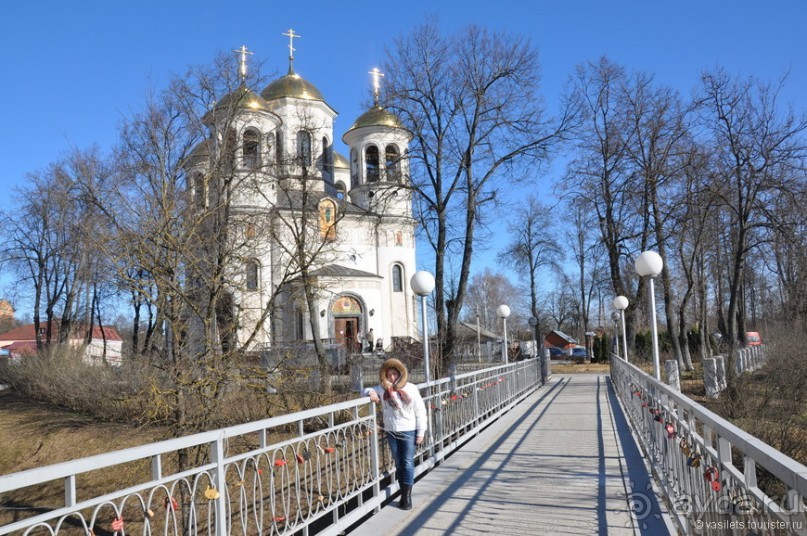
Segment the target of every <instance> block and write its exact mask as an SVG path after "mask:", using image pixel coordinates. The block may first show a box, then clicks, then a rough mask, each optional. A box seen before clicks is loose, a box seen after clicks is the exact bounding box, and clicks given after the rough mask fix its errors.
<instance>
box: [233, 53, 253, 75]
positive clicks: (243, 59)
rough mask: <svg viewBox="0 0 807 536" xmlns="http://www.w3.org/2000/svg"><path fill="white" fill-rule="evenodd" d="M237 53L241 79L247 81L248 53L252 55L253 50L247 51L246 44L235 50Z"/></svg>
mask: <svg viewBox="0 0 807 536" xmlns="http://www.w3.org/2000/svg"><path fill="white" fill-rule="evenodd" d="M233 52H235V53H236V54H239V55H240V57H239V61H238V73H239V74H240V75H241V81H242V82H245V81H246V79H247V54H249V55H250V56H252V52H248V51H247V46H246V45H241V48H238V49H235V50H233Z"/></svg>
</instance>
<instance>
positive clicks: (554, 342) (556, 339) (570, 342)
mask: <svg viewBox="0 0 807 536" xmlns="http://www.w3.org/2000/svg"><path fill="white" fill-rule="evenodd" d="M576 344H577V339H575V338H574V337H570V336H569V335H566V334H565V333H563V332H562V331H558V330H556V329H553V330H552V331H550V332H549V333H547V334H546V336H544V348H552V347H554V348H560V349H561V350H563V351H564V352H565V353H567V354H568V355H571V353H572V348H574V347H575V345H576Z"/></svg>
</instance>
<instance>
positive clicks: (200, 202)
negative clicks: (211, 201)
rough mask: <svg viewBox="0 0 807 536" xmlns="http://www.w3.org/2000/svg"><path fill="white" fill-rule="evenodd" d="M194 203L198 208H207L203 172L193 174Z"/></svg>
mask: <svg viewBox="0 0 807 536" xmlns="http://www.w3.org/2000/svg"><path fill="white" fill-rule="evenodd" d="M192 184H193V204H194V205H195V206H196V208H205V177H204V175H202V174H201V173H194V174H193V182H192Z"/></svg>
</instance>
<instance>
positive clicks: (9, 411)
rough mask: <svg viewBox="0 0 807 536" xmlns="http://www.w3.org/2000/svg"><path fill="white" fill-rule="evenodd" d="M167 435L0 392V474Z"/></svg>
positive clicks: (151, 440)
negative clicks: (105, 420) (99, 419)
mask: <svg viewBox="0 0 807 536" xmlns="http://www.w3.org/2000/svg"><path fill="white" fill-rule="evenodd" d="M169 433H170V432H169V431H168V430H166V429H163V428H158V427H153V426H150V427H140V426H133V425H126V424H115V423H107V422H99V421H98V420H96V419H93V418H90V417H85V416H82V415H79V414H77V413H73V412H70V411H66V410H61V409H57V408H53V407H52V406H47V405H45V404H42V403H39V402H32V401H30V400H26V399H23V398H20V397H19V396H17V395H15V394H13V393H11V392H9V391H0V438H2V440H0V444H2V447H0V474H8V473H13V472H17V471H24V470H26V469H32V468H35V467H42V466H43V465H49V464H53V463H59V462H64V461H69V460H74V459H78V458H83V457H85V456H92V455H94V454H101V453H103V452H109V451H112V450H118V449H122V448H127V447H132V446H136V445H143V444H147V443H152V442H154V441H159V440H162V439H166V438H167V437H168V434H169Z"/></svg>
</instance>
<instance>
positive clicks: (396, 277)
mask: <svg viewBox="0 0 807 536" xmlns="http://www.w3.org/2000/svg"><path fill="white" fill-rule="evenodd" d="M392 291H393V292H403V268H401V265H400V264H393V265H392Z"/></svg>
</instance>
